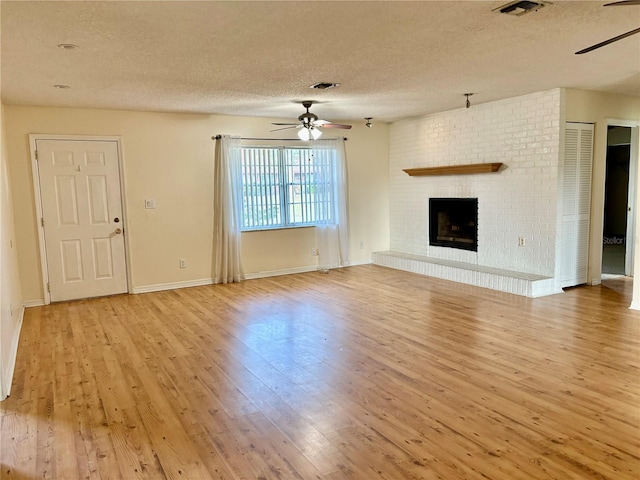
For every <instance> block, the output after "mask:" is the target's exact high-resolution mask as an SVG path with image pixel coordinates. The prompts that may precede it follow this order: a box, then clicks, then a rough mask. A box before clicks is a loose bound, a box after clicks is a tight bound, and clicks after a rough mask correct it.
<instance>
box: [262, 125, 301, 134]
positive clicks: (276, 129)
mask: <svg viewBox="0 0 640 480" xmlns="http://www.w3.org/2000/svg"><path fill="white" fill-rule="evenodd" d="M298 126H299V125H292V126H290V127H282V128H275V129H273V130H269V131H270V132H279V131H280V130H289V129H290V128H297V127H298Z"/></svg>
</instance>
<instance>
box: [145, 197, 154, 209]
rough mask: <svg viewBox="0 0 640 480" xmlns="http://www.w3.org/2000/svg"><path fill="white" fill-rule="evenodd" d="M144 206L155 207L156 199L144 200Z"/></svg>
mask: <svg viewBox="0 0 640 480" xmlns="http://www.w3.org/2000/svg"><path fill="white" fill-rule="evenodd" d="M144 208H156V199H155V198H149V199H147V200H145V201H144Z"/></svg>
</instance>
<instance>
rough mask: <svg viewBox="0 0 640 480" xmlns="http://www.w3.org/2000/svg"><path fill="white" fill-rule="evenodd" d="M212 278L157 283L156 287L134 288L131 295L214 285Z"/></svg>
mask: <svg viewBox="0 0 640 480" xmlns="http://www.w3.org/2000/svg"><path fill="white" fill-rule="evenodd" d="M212 284H213V279H212V278H201V279H200V280H187V281H185V282H171V283H157V284H155V285H144V286H142V287H134V288H133V291H132V292H131V293H133V294H138V293H151V292H162V291H164V290H176V289H178V288H189V287H201V286H203V285H212Z"/></svg>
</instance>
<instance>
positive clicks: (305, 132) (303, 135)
mask: <svg viewBox="0 0 640 480" xmlns="http://www.w3.org/2000/svg"><path fill="white" fill-rule="evenodd" d="M298 138H299V139H300V140H302V141H303V142H308V141H309V139H310V138H311V132H309V129H308V128H307V127H302V128H301V129H300V130H298Z"/></svg>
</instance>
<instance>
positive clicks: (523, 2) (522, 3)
mask: <svg viewBox="0 0 640 480" xmlns="http://www.w3.org/2000/svg"><path fill="white" fill-rule="evenodd" d="M545 5H546V3H545V2H532V1H530V0H516V1H515V2H509V3H507V4H506V5H503V6H501V7H498V8H496V9H494V12H495V11H498V12H500V13H506V14H507V15H515V16H518V17H519V16H520V15H525V14H527V13H529V12H535V11H536V10H540V9H541V8H542V7H544V6H545Z"/></svg>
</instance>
